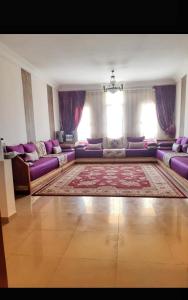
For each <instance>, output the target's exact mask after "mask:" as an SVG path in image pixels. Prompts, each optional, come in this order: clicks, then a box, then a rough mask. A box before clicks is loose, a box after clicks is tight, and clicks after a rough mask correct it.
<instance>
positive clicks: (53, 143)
mask: <svg viewBox="0 0 188 300" xmlns="http://www.w3.org/2000/svg"><path fill="white" fill-rule="evenodd" d="M51 142H52V145H53V147H57V146H59V141H58V140H57V139H55V140H51Z"/></svg>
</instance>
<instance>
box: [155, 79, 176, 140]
mask: <svg viewBox="0 0 188 300" xmlns="http://www.w3.org/2000/svg"><path fill="white" fill-rule="evenodd" d="M154 89H155V95H156V109H157V118H158V122H159V125H160V127H161V129H162V130H164V132H165V133H166V134H167V135H168V136H169V137H171V138H173V137H175V133H176V127H175V102H176V86H175V85H162V86H154Z"/></svg>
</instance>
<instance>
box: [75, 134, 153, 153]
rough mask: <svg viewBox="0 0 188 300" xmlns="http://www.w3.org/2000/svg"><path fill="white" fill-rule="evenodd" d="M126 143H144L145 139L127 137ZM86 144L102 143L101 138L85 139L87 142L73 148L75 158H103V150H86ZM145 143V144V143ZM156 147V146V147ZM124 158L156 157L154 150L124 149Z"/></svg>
mask: <svg viewBox="0 0 188 300" xmlns="http://www.w3.org/2000/svg"><path fill="white" fill-rule="evenodd" d="M127 141H128V142H145V141H146V140H145V137H144V136H142V137H128V138H127ZM87 143H89V144H98V143H103V138H93V139H91V138H90V139H87V142H85V144H84V143H82V145H78V146H77V147H76V148H75V156H76V158H97V157H100V158H102V157H103V149H99V150H88V149H87ZM146 143H147V142H146ZM149 144H150V145H151V144H152V145H153V144H154V143H153V141H152V142H151V143H149ZM156 146H157V145H156ZM123 149H124V150H125V157H156V149H155V148H144V149H126V148H123Z"/></svg>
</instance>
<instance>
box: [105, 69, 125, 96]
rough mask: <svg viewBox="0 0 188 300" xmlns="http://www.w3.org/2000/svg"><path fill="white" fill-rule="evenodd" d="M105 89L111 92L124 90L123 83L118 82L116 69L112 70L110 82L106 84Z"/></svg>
mask: <svg viewBox="0 0 188 300" xmlns="http://www.w3.org/2000/svg"><path fill="white" fill-rule="evenodd" d="M103 90H104V92H111V93H115V92H117V91H122V90H123V84H122V83H121V84H117V83H116V80H115V75H114V70H112V75H111V79H110V84H108V85H104V86H103Z"/></svg>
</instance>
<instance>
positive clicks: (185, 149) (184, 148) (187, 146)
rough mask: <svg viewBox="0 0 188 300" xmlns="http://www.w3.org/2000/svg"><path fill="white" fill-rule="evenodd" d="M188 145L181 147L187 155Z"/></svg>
mask: <svg viewBox="0 0 188 300" xmlns="http://www.w3.org/2000/svg"><path fill="white" fill-rule="evenodd" d="M187 148H188V144H184V145H182V146H181V149H182V151H183V152H184V153H187Z"/></svg>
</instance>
